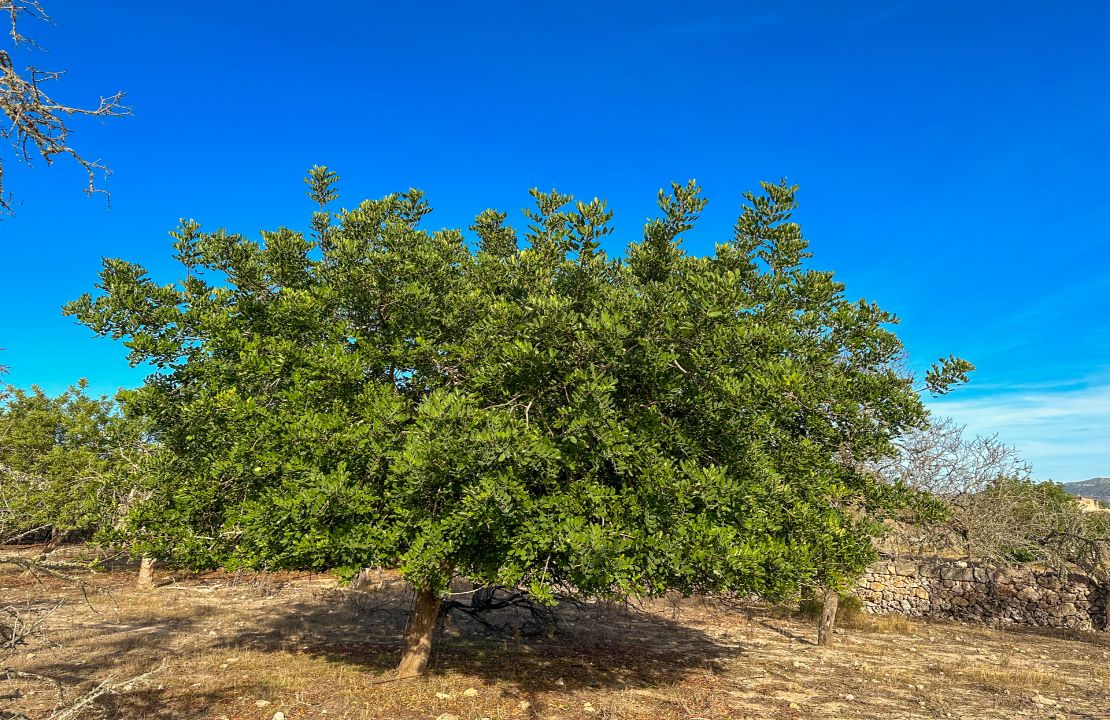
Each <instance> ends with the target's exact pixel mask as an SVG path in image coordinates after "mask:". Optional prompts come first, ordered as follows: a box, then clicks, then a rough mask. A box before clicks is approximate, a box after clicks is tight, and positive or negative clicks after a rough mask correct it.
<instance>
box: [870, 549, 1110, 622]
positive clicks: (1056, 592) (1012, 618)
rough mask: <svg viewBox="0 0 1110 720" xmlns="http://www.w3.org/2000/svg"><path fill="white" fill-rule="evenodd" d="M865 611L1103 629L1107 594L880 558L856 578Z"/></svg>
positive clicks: (1019, 575) (1024, 574)
mask: <svg viewBox="0 0 1110 720" xmlns="http://www.w3.org/2000/svg"><path fill="white" fill-rule="evenodd" d="M855 594H856V596H857V597H858V598H859V599H860V601H861V602H862V604H863V609H864V611H866V612H873V613H900V614H903V615H913V616H916V617H936V618H951V619H955V620H965V621H971V622H979V623H986V624H990V625H998V624H1004V623H1016V624H1022V625H1039V626H1045V627H1065V628H1077V629H1081V630H1108V629H1110V628H1108V627H1107V606H1108V603H1110V592H1108V590H1107V588H1105V587H1100V586H1099V585H1098V584H1097V583H1095V582H1094V581H1092V580H1091V579H1090V578H1089V577H1087V576H1086V575H1083V574H1079V573H1071V574H1069V575H1068V576H1067V578H1066V579H1065V578H1061V577H1060V576H1059V575H1057V574H1056V573H1054V572H1051V571H1048V570H1037V569H1033V568H1025V567H990V566H985V565H979V564H976V563H969V562H961V561H950V560H920V559H897V558H891V559H884V560H881V561H879V562H878V563H876V564H875V565H873V566H871V568H870V569H869V570H868V571H867V573H865V574H864V575H863V577H862V578H860V582H859V584H858V587H857V589H856V593H855Z"/></svg>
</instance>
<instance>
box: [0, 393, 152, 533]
mask: <svg viewBox="0 0 1110 720" xmlns="http://www.w3.org/2000/svg"><path fill="white" fill-rule="evenodd" d="M86 386H87V385H86V383H85V382H84V381H81V382H79V383H78V384H77V385H75V386H74V387H71V388H69V389H68V390H66V391H65V392H63V393H61V394H59V395H56V396H53V397H52V396H50V395H48V394H47V393H45V392H43V391H42V390H41V389H40V388H37V387H33V388H31V389H30V390H29V391H27V390H21V389H19V388H15V387H11V386H2V387H0V540H4V539H10V538H12V537H13V536H27V535H28V534H31V533H42V532H44V531H51V532H53V533H54V534H55V535H56V536H57V535H64V534H66V533H69V532H72V531H77V532H81V533H86V534H88V533H91V532H93V531H95V530H97V529H99V528H100V527H102V526H103V525H104V524H105V523H107V524H109V525H110V524H111V523H112V521H113V517H112V515H113V514H114V513H115V511H116V510H117V508H118V507H119V506H120V502H121V497H120V494H121V493H126V489H125V488H126V483H125V482H121V479H122V478H123V477H124V475H125V474H121V473H120V469H121V465H123V464H124V462H125V461H126V460H127V459H128V457H129V453H130V459H131V460H134V457H135V456H134V453H135V452H136V451H137V449H138V447H139V436H140V433H139V431H138V427H137V426H136V425H135V424H134V423H130V422H128V421H127V420H126V419H125V418H123V417H122V415H121V414H120V412H119V409H118V406H117V405H116V403H115V402H114V401H112V400H111V399H109V398H107V397H100V398H93V397H89V396H88V394H87V393H86V391H85V388H86Z"/></svg>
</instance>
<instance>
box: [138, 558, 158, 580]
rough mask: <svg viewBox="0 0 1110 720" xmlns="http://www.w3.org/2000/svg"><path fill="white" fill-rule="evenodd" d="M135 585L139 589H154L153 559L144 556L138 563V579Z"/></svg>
mask: <svg viewBox="0 0 1110 720" xmlns="http://www.w3.org/2000/svg"><path fill="white" fill-rule="evenodd" d="M137 584H138V586H139V587H141V588H152V587H154V558H152V557H146V556H144V557H143V559H142V560H140V561H139V579H138V581H137Z"/></svg>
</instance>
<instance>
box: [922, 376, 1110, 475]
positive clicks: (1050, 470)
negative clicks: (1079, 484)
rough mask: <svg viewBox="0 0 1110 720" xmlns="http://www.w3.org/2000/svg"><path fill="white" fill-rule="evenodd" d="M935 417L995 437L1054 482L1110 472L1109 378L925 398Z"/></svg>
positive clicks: (1037, 473) (1035, 472) (1035, 471)
mask: <svg viewBox="0 0 1110 720" xmlns="http://www.w3.org/2000/svg"><path fill="white" fill-rule="evenodd" d="M926 404H927V405H928V406H929V409H930V410H931V411H932V412H933V413H934V414H935V415H941V416H947V417H951V418H953V419H954V420H955V421H956V422H958V423H960V424H964V425H967V427H968V430H969V431H971V432H973V433H977V434H980V435H997V436H998V439H999V440H1001V441H1002V442H1004V443H1006V444H1008V445H1013V446H1014V447H1016V448H1017V449H1018V451H1019V452H1020V453H1021V454H1022V456H1023V457H1024V458H1025V459H1026V460H1027V461H1029V462H1030V463H1032V465H1033V471H1034V475H1035V476H1036V477H1037V478H1041V479H1052V480H1057V481H1059V482H1072V481H1076V480H1086V479H1087V478H1090V477H1095V476H1103V477H1105V476H1110V381H1106V380H1102V381H1100V382H1093V383H1087V384H1081V385H1080V386H1077V384H1076V383H1060V384H1059V385H1057V386H1055V387H1052V386H1043V385H1042V386H1039V387H1036V388H1030V387H1028V386H1024V387H1013V388H1009V389H1004V390H999V391H996V392H989V393H986V394H983V395H980V396H977V397H972V398H966V397H965V398H961V397H959V394H958V393H957V394H955V396H949V397H944V398H937V399H933V400H929V401H928V402H927V403H926Z"/></svg>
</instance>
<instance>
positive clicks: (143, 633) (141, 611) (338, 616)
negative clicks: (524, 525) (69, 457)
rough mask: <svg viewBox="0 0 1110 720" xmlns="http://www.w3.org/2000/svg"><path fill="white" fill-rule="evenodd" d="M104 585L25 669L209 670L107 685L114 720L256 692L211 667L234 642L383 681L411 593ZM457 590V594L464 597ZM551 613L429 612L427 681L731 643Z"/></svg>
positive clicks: (576, 672)
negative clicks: (116, 688) (432, 617)
mask: <svg viewBox="0 0 1110 720" xmlns="http://www.w3.org/2000/svg"><path fill="white" fill-rule="evenodd" d="M109 577H111V576H109ZM213 577H217V579H216V580H213V579H212V578H213ZM221 578H222V579H221ZM116 582H117V584H119V587H117V588H115V589H113V588H111V587H104V588H101V593H100V595H99V597H100V599H99V600H98V601H97V602H95V603H94V604H95V605H96V606H97V607H98V608H99V609H97V610H96V611H95V612H90V613H87V614H86V616H85V617H82V618H81V622H80V632H77V633H64V632H63V633H62V634H61V635H60V636H59V637H58V638H57V640H56V642H57V643H58V647H57V648H56V649H55V650H53V651H49V652H45V653H43V654H42V655H41V657H39V658H36V663H35V668H34V671H35V672H39V673H42V674H43V675H48V676H50V677H53V678H57V679H58V680H59V681H61V682H62V683H63V684H64V685H66V686H67V687H71V688H75V689H77V691H78V692H77V693H76V694H79V693H80V692H85V691H87V690H88V689H91V688H92V687H94V685H95V683H97V682H100V681H101V680H103V679H104V678H106V677H112V678H113V679H114V680H116V681H119V680H123V679H125V678H126V677H130V676H132V675H134V674H136V672H135V670H136V669H140V670H146V669H149V668H151V667H154V666H156V665H157V664H158V662H159V660H160V659H162V658H167V659H168V662H167V669H166V670H164V671H163V672H162V675H161V676H160V677H162V678H166V674H167V673H174V672H175V668H176V669H177V670H176V672H178V673H180V674H181V675H182V676H184V675H185V674H188V675H190V676H196V677H200V678H208V679H209V681H208V682H204V683H196V685H199V687H197V686H194V687H181V685H182V682H180V681H178V682H175V678H167V679H165V680H163V679H159V676H155V678H154V679H153V681H152V682H150V683H147V684H145V685H144V686H137V687H135V688H133V689H129V690H128V691H127V692H120V693H106V694H104V695H102V696H101V697H99V698H98V699H97V700H96V704H97V705H98V706H99V707H100V708H101V709H102V712H103V715H104V716H106V717H113V718H114V717H171V716H175V717H179V716H181V713H182V712H183V711H184V712H187V713H189V714H195V713H198V712H199V713H209V714H212V713H214V714H216V715H220V714H226V713H227V711H228V708H229V707H232V706H235V704H236V702H238V703H240V706H242V703H243V702H244V701H245V697H264V696H265V695H264V688H265V682H266V681H265V680H263V679H262V678H261V677H256V678H254V679H253V680H234V681H233V680H230V679H228V678H225V677H221V675H220V673H221V671H220V670H217V669H216V668H217V667H219V662H220V658H227V657H229V656H233V655H236V654H237V653H241V654H244V655H248V654H249V655H250V656H251V657H254V656H255V655H256V654H262V655H263V656H269V657H270V658H271V659H269V660H266V659H265V658H263V659H261V660H258V662H259V663H260V668H262V667H265V668H269V667H270V666H274V667H280V666H281V665H282V664H283V663H285V664H288V663H289V662H290V656H291V655H292V656H300V657H302V659H304V660H306V659H308V658H311V659H313V660H319V659H322V660H324V661H325V662H326V663H329V664H334V665H340V666H344V667H345V668H348V669H350V670H353V671H356V673H357V674H359V675H360V676H361V673H362V672H364V673H366V675H367V676H368V677H366V678H365V679H363V680H361V682H364V683H372V682H374V681H376V680H381V681H386V682H388V681H390V679H391V672H392V669H393V668H394V667H395V665H396V664H397V662H398V660H399V656H400V646H401V641H402V637H403V634H404V630H405V627H406V623H407V621H408V615H409V611H410V609H411V603H412V592H411V590H409V589H408V588H406V587H405V586H404V585H403V584H402V583H400V582H398V581H393V582H391V583H383V585H382V586H381V587H379V588H376V589H373V590H370V591H351V590H342V589H335V588H334V587H331V588H328V587H324V586H321V584H320V583H319V582H317V584H316V585H315V586H314V587H305V586H303V585H298V584H297V583H295V582H290V583H287V584H286V583H281V582H273V581H269V582H266V583H258V582H253V583H252V582H237V581H234V580H233V579H232V580H227V576H209V577H207V578H194V579H191V580H189V581H187V582H184V583H180V584H171V585H163V586H162V587H159V588H157V589H155V590H153V591H149V592H148V594H147V595H145V596H144V595H142V594H140V593H136V592H135V591H133V590H131V589H130V588H129V585H123V584H120V580H116ZM206 586H207V587H206ZM459 599H460V600H461V601H464V602H465V601H466V596H465V594H464V595H462V596H461V597H460V598H459ZM89 607H92V606H91V605H90V606H89ZM554 616H555V619H556V620H557V622H556V624H554V625H550V626H546V627H544V628H542V632H540V633H530V632H527V630H529V629H530V626H531V624H532V623H531V621H532V619H533V618H532V616H531V614H530V613H529V612H528V611H526V610H523V609H520V608H508V609H504V610H496V611H490V612H489V613H486V614H484V615H483V620H484V621H485V622H486V623H489V624H491V625H494V626H499V627H500V628H501V629H499V630H498V629H491V628H490V627H487V626H486V625H484V624H482V623H481V622H478V621H475V620H474V619H472V618H471V617H470V616H468V615H467V614H466V613H462V612H459V611H457V610H456V611H451V612H449V613H447V614H446V615H445V616H444V617H442V618H441V622H440V627H439V630H438V631H437V636H436V641H435V646H434V650H433V655H432V658H431V663H430V666H429V670H428V675H429V678H430V679H431V680H432V681H435V678H436V677H437V676H448V675H464V676H467V677H469V678H473V680H472V682H474V683H475V684H476V685H478V686H481V685H483V684H484V685H487V686H498V687H499V688H500V689H502V690H504V691H505V692H508V693H510V694H512V695H519V696H520V697H529V696H531V695H532V694H534V693H543V692H551V691H568V690H569V691H573V690H576V689H585V688H618V689H637V688H640V689H649V688H655V687H662V686H670V685H673V684H675V683H678V682H680V681H682V680H683V679H684V678H686V677H688V676H689V675H691V674H692V673H705V672H706V671H707V670H708V671H711V672H715V671H717V670H718V669H719V668H720V667H721V666H723V664H724V663H727V662H728V661H729V660H731V659H733V658H735V657H737V656H739V655H740V654H741V653H743V652H744V648H743V647H742V646H741V645H739V644H735V643H732V642H723V641H719V640H717V639H715V638H713V637H711V636H710V635H708V634H707V633H705V632H703V631H702V630H701V629H699V628H698V627H692V626H691V625H689V624H683V623H680V622H676V621H674V620H671V619H668V618H666V617H662V616H660V615H658V614H655V613H650V612H644V611H641V610H638V609H636V608H633V607H631V606H628V605H624V604H618V603H604V602H597V603H589V604H584V605H576V604H569V603H568V604H564V605H561V606H559V607H558V608H556V609H555V611H554ZM66 635H69V636H70V637H69V638H67V637H66ZM222 667H223V668H227V667H228V666H227V665H226V664H225V665H223V666H222ZM233 669H235V668H233ZM238 669H239V670H242V669H243V668H242V667H241V666H238ZM225 672H230V671H226V670H225ZM317 672H318V670H317ZM262 674H264V673H258V675H259V676H261V675H262ZM324 675H326V674H322V677H323V676H324ZM190 679H193V678H192V677H191V678H190ZM403 682H411V681H403ZM418 682H419V681H418ZM160 684H161V687H159V685H160ZM70 694H71V696H73V695H74V693H70Z"/></svg>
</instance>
